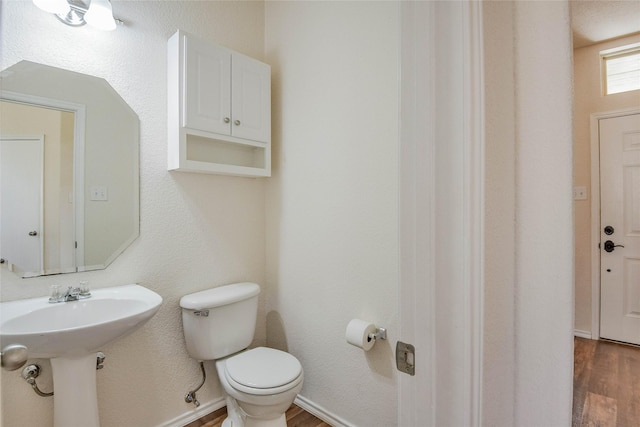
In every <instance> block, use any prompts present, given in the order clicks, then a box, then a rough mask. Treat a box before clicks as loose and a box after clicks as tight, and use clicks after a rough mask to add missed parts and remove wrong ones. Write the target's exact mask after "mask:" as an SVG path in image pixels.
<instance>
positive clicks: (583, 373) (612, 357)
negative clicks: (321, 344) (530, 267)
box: [185, 337, 640, 427]
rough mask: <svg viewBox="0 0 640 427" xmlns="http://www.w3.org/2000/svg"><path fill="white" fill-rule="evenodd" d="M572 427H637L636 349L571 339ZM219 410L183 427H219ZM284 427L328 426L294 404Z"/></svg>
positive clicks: (639, 370)
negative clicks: (572, 353)
mask: <svg viewBox="0 0 640 427" xmlns="http://www.w3.org/2000/svg"><path fill="white" fill-rule="evenodd" d="M574 344H575V351H574V371H573V422H572V427H639V426H640V347H634V346H629V345H624V344H618V343H614V342H609V341H595V340H589V339H584V338H578V337H576V338H575V339H574ZM226 416H227V409H226V408H222V409H219V410H217V411H215V412H213V413H211V414H209V415H207V416H205V417H203V418H201V419H199V420H197V421H194V422H192V423H190V424H188V425H187V426H185V427H221V426H222V421H224V419H225V418H226ZM286 416H287V427H331V425H330V424H327V423H325V422H324V421H322V420H320V419H318V418H316V417H314V416H313V415H311V414H309V413H308V412H306V411H304V410H303V409H301V408H300V407H298V406H296V405H292V406H291V408H289V410H288V411H287V415H286Z"/></svg>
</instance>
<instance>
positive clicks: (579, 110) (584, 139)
mask: <svg viewBox="0 0 640 427" xmlns="http://www.w3.org/2000/svg"><path fill="white" fill-rule="evenodd" d="M638 42H640V36H638V35H635V36H632V37H625V38H621V39H617V40H613V41H609V42H604V43H598V44H596V45H593V46H587V47H583V48H580V49H576V50H574V52H573V58H574V79H575V90H574V94H575V95H574V117H573V133H574V138H573V141H574V142H573V143H574V146H573V150H574V164H573V167H574V170H573V184H574V185H580V186H584V187H587V195H588V199H587V200H579V201H576V202H574V209H575V219H576V224H575V227H576V242H575V247H576V255H575V256H576V269H575V275H576V290H575V294H576V301H575V304H576V309H575V311H576V319H575V328H576V329H577V330H578V331H581V332H586V333H590V332H591V281H592V277H591V268H592V265H591V195H592V188H591V129H590V115H591V114H592V113H604V112H607V111H615V110H621V109H624V108H631V107H636V108H637V107H639V106H640V96H639V95H638V91H633V92H626V93H616V94H613V95H608V96H604V95H603V94H602V84H601V77H600V75H601V73H600V51H602V50H606V49H612V48H615V47H619V46H625V45H628V44H632V43H638Z"/></svg>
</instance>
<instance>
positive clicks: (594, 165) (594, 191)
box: [590, 107, 640, 340]
mask: <svg viewBox="0 0 640 427" xmlns="http://www.w3.org/2000/svg"><path fill="white" fill-rule="evenodd" d="M633 114H640V108H637V107H633V108H625V109H621V110H614V111H606V112H599V113H591V118H590V126H591V339H593V340H597V339H599V338H600V248H599V244H600V227H601V225H600V126H599V123H600V120H602V119H611V118H616V117H624V116H630V115H633Z"/></svg>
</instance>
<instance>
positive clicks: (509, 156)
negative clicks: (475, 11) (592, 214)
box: [483, 1, 573, 426]
mask: <svg viewBox="0 0 640 427" xmlns="http://www.w3.org/2000/svg"><path fill="white" fill-rule="evenodd" d="M483 7H484V10H485V21H484V23H485V33H484V34H485V48H486V50H485V54H486V56H485V72H486V81H487V86H486V111H485V114H486V122H485V126H486V131H487V132H486V138H487V140H486V156H487V157H486V181H485V182H486V191H487V193H486V199H485V203H486V205H485V208H486V222H485V226H486V229H485V237H486V241H485V250H486V252H485V307H484V310H485V324H484V342H483V344H484V372H483V378H484V384H483V393H484V396H483V418H484V423H485V424H486V425H544V426H566V425H570V424H571V402H572V373H573V339H572V335H573V334H572V332H573V331H572V325H573V311H572V303H573V211H572V191H571V182H572V131H571V129H572V115H571V112H572V111H571V100H572V79H571V69H572V67H571V66H572V64H571V38H570V37H571V33H570V27H569V7H568V3H567V2H553V1H547V2H495V3H494V2H486V3H484V4H483Z"/></svg>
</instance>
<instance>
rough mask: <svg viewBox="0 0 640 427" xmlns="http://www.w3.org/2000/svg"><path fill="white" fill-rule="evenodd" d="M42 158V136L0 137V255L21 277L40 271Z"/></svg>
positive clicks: (41, 251)
mask: <svg viewBox="0 0 640 427" xmlns="http://www.w3.org/2000/svg"><path fill="white" fill-rule="evenodd" d="M43 161H44V139H43V137H35V138H31V137H27V138H2V139H0V196H1V199H0V200H1V203H2V216H1V217H0V252H1V253H0V256H2V258H3V259H5V260H6V261H7V262H8V263H9V265H12V266H14V268H16V269H17V270H18V271H19V272H20V273H21V274H22V275H23V276H24V277H29V276H34V275H40V274H41V272H42V256H43V242H42V220H43V216H42V214H43V212H42V210H43V207H42V194H43V193H42V191H43ZM18 183H20V185H18Z"/></svg>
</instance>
